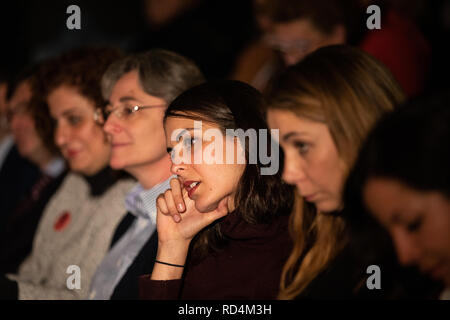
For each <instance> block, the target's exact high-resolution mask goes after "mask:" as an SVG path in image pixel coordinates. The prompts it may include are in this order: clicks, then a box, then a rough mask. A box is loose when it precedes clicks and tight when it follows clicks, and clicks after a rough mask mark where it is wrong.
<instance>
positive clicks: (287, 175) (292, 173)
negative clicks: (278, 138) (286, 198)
mask: <svg viewBox="0 0 450 320" xmlns="http://www.w3.org/2000/svg"><path fill="white" fill-rule="evenodd" d="M298 162H299V161H297V160H296V159H295V158H294V157H293V156H292V155H291V154H290V153H289V152H285V160H284V169H283V175H282V178H283V180H284V181H285V182H287V183H288V184H297V183H299V182H302V181H304V180H305V178H306V175H305V170H304V169H303V168H302V165H301V163H298Z"/></svg>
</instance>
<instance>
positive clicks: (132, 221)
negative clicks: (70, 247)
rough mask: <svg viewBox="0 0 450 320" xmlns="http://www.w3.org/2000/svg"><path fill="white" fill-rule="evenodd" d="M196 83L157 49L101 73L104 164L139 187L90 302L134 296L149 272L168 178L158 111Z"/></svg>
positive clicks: (189, 66)
mask: <svg viewBox="0 0 450 320" xmlns="http://www.w3.org/2000/svg"><path fill="white" fill-rule="evenodd" d="M201 82H203V75H202V73H201V72H200V70H199V69H198V68H197V67H196V66H195V64H194V63H193V62H192V61H190V60H188V59H186V58H184V57H182V56H180V55H178V54H176V53H173V52H170V51H166V50H160V49H153V50H150V51H148V52H146V53H141V54H136V55H131V56H128V57H125V58H123V59H121V60H119V61H117V62H116V63H113V64H112V65H111V66H110V67H109V68H108V69H107V71H106V73H105V74H104V75H103V81H102V89H103V90H102V91H103V96H104V98H105V100H107V101H109V105H108V106H107V107H106V109H105V111H104V116H103V119H101V120H103V121H104V130H105V131H106V133H107V134H108V136H109V137H110V140H111V143H112V152H111V158H110V166H111V167H112V168H114V169H124V170H125V171H127V172H128V173H129V174H131V175H132V176H134V177H135V178H136V179H137V180H138V181H139V184H138V185H137V186H136V187H135V188H134V189H133V190H132V191H131V192H130V193H129V194H128V195H127V196H126V199H125V205H126V208H127V210H128V214H127V215H126V216H125V217H124V219H122V222H121V224H120V225H119V227H118V228H117V229H116V232H115V235H114V237H113V243H112V246H111V249H110V250H109V252H108V254H107V255H106V256H105V258H104V259H103V261H102V263H101V264H100V266H99V267H98V268H97V271H96V273H95V275H94V277H93V279H92V283H91V288H90V294H89V298H90V299H97V300H99V299H138V298H139V291H138V279H139V276H141V275H144V274H148V273H151V272H152V269H153V261H154V257H155V256H156V250H157V245H158V237H157V233H156V197H157V196H158V195H159V194H161V193H163V192H164V191H166V190H167V189H168V188H170V178H171V177H172V174H171V172H170V165H171V161H170V157H169V155H168V154H167V149H166V139H165V135H164V127H163V117H164V111H165V109H166V108H167V106H168V105H169V103H170V102H172V100H174V99H175V98H176V97H177V96H178V95H179V94H180V93H182V92H183V91H185V90H187V89H189V88H190V87H192V86H194V85H197V84H199V83H201Z"/></svg>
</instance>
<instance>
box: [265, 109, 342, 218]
mask: <svg viewBox="0 0 450 320" xmlns="http://www.w3.org/2000/svg"><path fill="white" fill-rule="evenodd" d="M268 123H269V127H270V128H271V129H279V130H280V131H279V139H280V145H281V147H282V148H283V151H284V153H285V163H284V170H283V180H284V181H286V182H287V183H289V184H292V185H295V186H296V187H297V191H298V192H299V194H300V195H301V196H302V197H303V198H304V199H305V201H307V202H310V203H313V204H314V205H315V206H316V207H317V209H318V210H319V211H320V212H332V211H335V210H338V209H340V208H341V203H342V200H341V197H342V196H341V195H342V188H343V185H344V180H345V172H346V167H347V166H346V164H345V162H344V160H343V159H341V157H340V155H339V152H338V150H337V148H336V145H335V143H334V140H333V138H332V136H331V134H330V131H329V129H328V126H327V125H326V124H324V123H321V122H317V121H312V120H309V119H308V118H304V117H299V116H297V115H296V114H295V113H293V112H290V111H284V110H273V109H272V110H269V112H268Z"/></svg>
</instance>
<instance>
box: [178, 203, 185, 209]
mask: <svg viewBox="0 0 450 320" xmlns="http://www.w3.org/2000/svg"><path fill="white" fill-rule="evenodd" d="M183 209H184V208H183V205H182V204H181V203H179V204H178V210H181V211H183Z"/></svg>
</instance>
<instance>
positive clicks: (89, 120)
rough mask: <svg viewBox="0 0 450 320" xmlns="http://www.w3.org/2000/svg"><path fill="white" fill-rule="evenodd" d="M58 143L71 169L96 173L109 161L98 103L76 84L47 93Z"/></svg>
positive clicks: (63, 86)
mask: <svg viewBox="0 0 450 320" xmlns="http://www.w3.org/2000/svg"><path fill="white" fill-rule="evenodd" d="M47 102H48V105H49V109H50V114H51V116H52V118H53V119H54V120H55V123H56V128H55V143H56V145H57V146H58V147H59V148H60V150H61V153H62V155H63V156H64V158H65V159H66V160H67V161H68V163H69V166H70V168H71V170H73V171H76V172H79V173H82V174H85V175H88V176H89V175H94V174H96V173H98V172H99V171H100V170H102V169H103V168H105V167H106V166H107V165H108V161H109V156H110V153H111V147H110V144H109V142H108V141H107V139H106V136H105V134H104V132H103V130H102V127H101V126H99V125H98V124H97V123H96V122H95V120H94V112H95V105H94V102H93V101H91V99H88V98H87V97H85V96H83V95H82V94H80V93H79V92H78V90H77V89H76V88H75V87H72V86H67V85H61V86H60V87H57V88H56V89H54V90H53V91H52V92H51V93H50V94H49V96H48V98H47Z"/></svg>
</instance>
